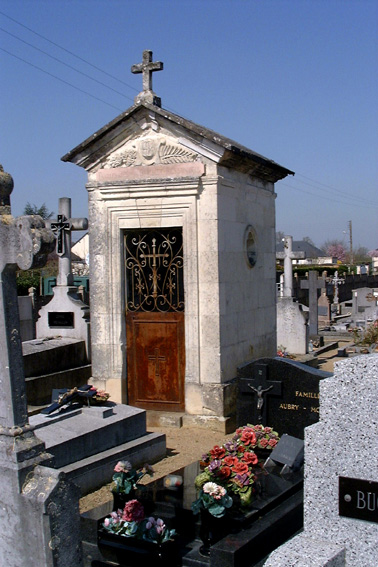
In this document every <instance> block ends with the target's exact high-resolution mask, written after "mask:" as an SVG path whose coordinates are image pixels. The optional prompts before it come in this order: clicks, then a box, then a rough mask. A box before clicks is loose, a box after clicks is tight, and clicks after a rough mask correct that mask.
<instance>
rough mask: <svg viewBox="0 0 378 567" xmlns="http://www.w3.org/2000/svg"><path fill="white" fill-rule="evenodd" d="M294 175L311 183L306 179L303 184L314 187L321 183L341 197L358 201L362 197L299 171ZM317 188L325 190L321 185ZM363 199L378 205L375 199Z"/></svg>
mask: <svg viewBox="0 0 378 567" xmlns="http://www.w3.org/2000/svg"><path fill="white" fill-rule="evenodd" d="M296 175H297V176H298V177H303V178H304V179H308V180H309V181H310V182H311V183H308V182H306V181H303V182H302V183H304V184H305V185H310V186H312V187H315V188H318V187H316V186H317V185H323V187H326V188H327V189H330V190H331V191H333V192H334V193H339V194H340V195H342V196H343V197H346V198H350V199H355V200H358V201H361V199H363V198H361V197H356V196H355V195H352V194H351V193H347V192H346V191H344V190H341V189H336V187H332V186H331V185H327V184H326V183H322V182H321V181H315V180H314V179H311V178H310V177H307V176H306V175H303V174H301V173H296ZM319 190H321V191H325V189H322V188H321V187H319ZM363 200H365V201H366V203H369V204H372V205H373V206H378V203H377V202H375V201H369V200H368V199H363Z"/></svg>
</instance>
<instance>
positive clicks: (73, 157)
mask: <svg viewBox="0 0 378 567" xmlns="http://www.w3.org/2000/svg"><path fill="white" fill-rule="evenodd" d="M146 110H147V111H148V112H151V111H152V112H154V113H155V114H156V115H159V116H161V117H162V118H163V119H166V120H167V121H169V122H171V123H172V124H174V125H178V126H181V127H183V128H184V129H186V130H188V131H189V132H191V133H192V134H193V135H195V136H196V137H199V138H202V139H205V140H209V141H210V142H212V143H214V144H216V145H218V146H220V147H221V148H223V149H224V152H223V155H222V157H221V158H220V160H219V162H218V163H219V165H222V166H225V167H229V168H235V169H238V170H239V171H242V172H244V173H248V174H250V175H254V176H256V177H259V178H261V179H263V180H266V181H272V182H273V183H274V182H276V181H279V180H280V179H283V178H285V177H286V176H287V175H294V172H293V171H290V170H289V169H287V168H285V167H283V166H281V165H279V164H278V163H276V162H274V161H273V160H271V159H268V158H266V157H264V156H262V155H260V154H258V153H256V152H254V151H252V150H251V149H249V148H247V147H245V146H243V145H241V144H239V143H237V142H235V141H234V140H231V139H230V138H227V137H225V136H222V135H221V134H218V133H217V132H214V131H213V130H210V129H209V128H206V127H204V126H201V125H199V124H196V123H195V122H192V121H191V120H187V119H186V118H183V117H182V116H179V115H177V114H174V113H173V112H170V111H168V110H165V109H163V108H160V107H159V106H156V105H154V104H150V103H147V102H145V101H142V102H138V103H137V104H134V105H133V106H131V107H130V108H128V109H127V110H126V111H124V112H122V113H121V114H120V115H119V116H117V117H116V118H114V120H112V121H111V122H109V123H108V124H106V125H105V126H103V128H101V129H100V130H98V131H97V132H95V133H94V134H92V135H91V136H90V137H89V138H87V139H86V140H84V141H83V142H82V143H81V144H79V145H78V146H76V147H75V148H74V149H72V150H71V151H70V152H68V153H67V154H65V155H64V156H63V157H62V158H61V159H62V161H65V162H73V163H77V164H78V165H82V164H81V163H78V162H79V161H80V157H81V156H82V155H83V154H86V153H87V152H88V153H90V152H91V147H93V149H95V148H98V147H99V145H101V141H102V140H103V141H104V144H105V143H106V140H108V139H109V138H111V137H112V134H114V136H115V135H116V132H117V135H118V133H119V129H120V127H121V126H122V123H126V122H127V121H129V120H134V119H135V117H136V116H135V115H136V114H138V113H139V112H141V111H142V112H143V111H146ZM95 153H96V155H97V156H98V151H96V152H95Z"/></svg>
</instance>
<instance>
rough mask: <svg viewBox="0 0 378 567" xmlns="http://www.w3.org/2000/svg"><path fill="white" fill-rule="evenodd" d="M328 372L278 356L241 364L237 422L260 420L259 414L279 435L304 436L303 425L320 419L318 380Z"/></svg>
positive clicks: (264, 423)
mask: <svg viewBox="0 0 378 567" xmlns="http://www.w3.org/2000/svg"><path fill="white" fill-rule="evenodd" d="M261 370H263V373H262V376H261V377H260V378H261V381H259V372H260V371H261ZM256 371H257V372H256ZM331 375H332V374H331V373H330V372H324V371H322V370H317V369H315V368H312V367H310V366H307V365H305V364H301V363H300V362H296V361H294V360H291V359H285V358H280V357H276V358H263V359H258V360H256V361H253V362H250V363H247V364H244V365H243V366H240V367H239V368H238V378H239V401H238V417H237V420H238V425H239V426H241V425H244V424H246V423H259V421H260V419H259V418H260V416H262V424H263V425H265V426H270V427H273V429H274V430H275V431H277V432H278V433H279V434H280V435H282V433H287V434H288V435H292V436H293V437H297V438H299V439H303V438H304V428H305V427H307V426H308V425H312V424H313V423H316V422H317V421H318V420H319V382H320V380H322V379H323V378H327V377H329V376H331ZM259 384H262V389H261V392H260V393H261V394H262V395H263V398H262V401H263V406H262V408H261V409H262V411H261V409H259V407H258V401H259V399H258V398H259V396H258V393H257V392H256V391H254V389H257V387H258V385H259Z"/></svg>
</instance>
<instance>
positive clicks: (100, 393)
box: [88, 386, 110, 406]
mask: <svg viewBox="0 0 378 567" xmlns="http://www.w3.org/2000/svg"><path fill="white" fill-rule="evenodd" d="M89 391H90V392H93V391H94V392H95V393H94V395H93V396H92V397H90V398H88V399H89V403H90V405H94V406H97V405H98V406H101V405H102V404H104V403H105V402H107V401H108V399H109V398H110V394H109V393H108V392H105V390H98V389H97V388H95V387H94V386H92V387H91V388H90V390H89Z"/></svg>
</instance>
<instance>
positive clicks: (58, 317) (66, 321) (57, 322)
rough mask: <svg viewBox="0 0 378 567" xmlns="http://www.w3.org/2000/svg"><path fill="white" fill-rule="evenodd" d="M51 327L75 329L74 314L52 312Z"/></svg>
mask: <svg viewBox="0 0 378 567" xmlns="http://www.w3.org/2000/svg"><path fill="white" fill-rule="evenodd" d="M48 321H49V327H66V328H67V327H73V326H74V314H73V312H72V311H60V312H57V311H51V312H50V313H49V314H48Z"/></svg>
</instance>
